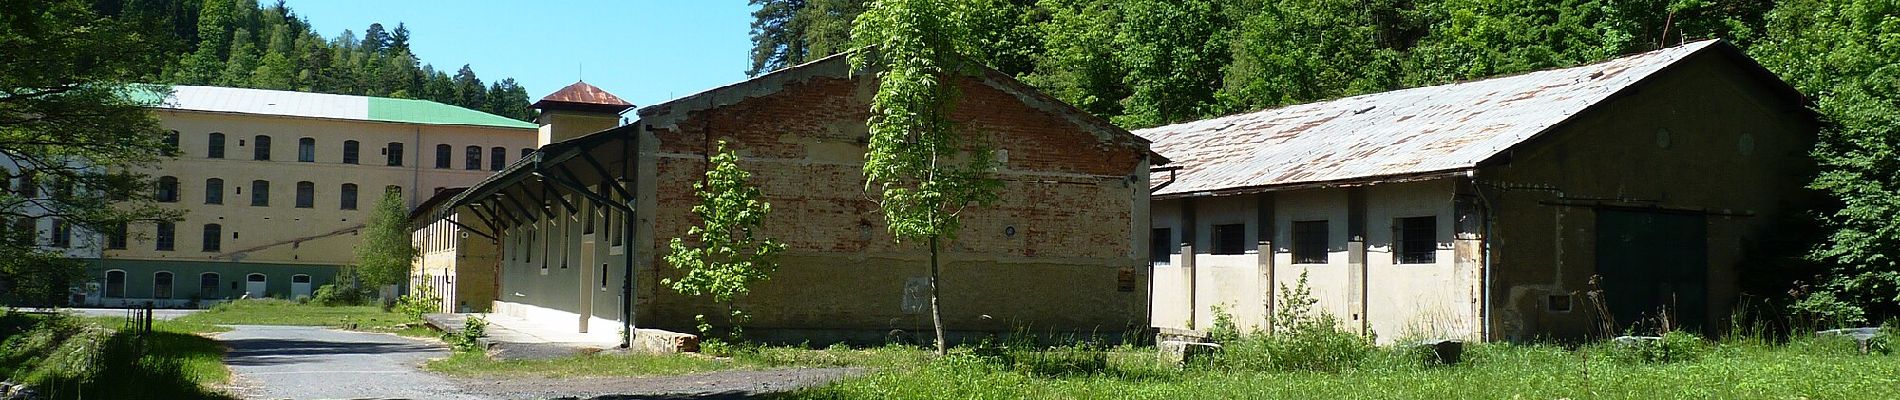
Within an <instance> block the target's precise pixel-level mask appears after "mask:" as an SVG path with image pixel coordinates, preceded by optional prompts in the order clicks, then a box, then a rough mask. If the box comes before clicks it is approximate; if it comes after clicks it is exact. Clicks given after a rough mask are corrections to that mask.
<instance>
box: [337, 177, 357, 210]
mask: <svg viewBox="0 0 1900 400" xmlns="http://www.w3.org/2000/svg"><path fill="white" fill-rule="evenodd" d="M341 192H343V198H342V203H341V204H339V205H338V206H337V208H341V209H345V210H355V209H356V184H354V183H345V184H343V190H341Z"/></svg>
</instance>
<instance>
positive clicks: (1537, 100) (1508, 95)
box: [1134, 41, 1719, 196]
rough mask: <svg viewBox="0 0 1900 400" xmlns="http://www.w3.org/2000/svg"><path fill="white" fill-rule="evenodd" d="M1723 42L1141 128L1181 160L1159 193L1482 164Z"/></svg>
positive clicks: (1166, 152)
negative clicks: (1561, 67) (1579, 64)
mask: <svg viewBox="0 0 1900 400" xmlns="http://www.w3.org/2000/svg"><path fill="white" fill-rule="evenodd" d="M1718 43H1719V42H1717V41H1702V42H1696V43H1690V44H1686V45H1682V46H1677V47H1671V48H1666V49H1661V50H1656V51H1651V52H1647V53H1642V54H1636V55H1632V56H1627V57H1623V58H1618V59H1614V60H1610V61H1607V62H1603V63H1598V64H1591V65H1585V66H1580V67H1573V68H1564V69H1556V70H1547V71H1538V72H1531V73H1526V74H1521V75H1514V76H1508V77H1502V78H1493V79H1486V80H1479V81H1471V82H1463V83H1455V84H1449V85H1441V86H1429V87H1420V88H1412V89H1404V90H1397V91H1391V92H1384V93H1374V94H1368V95H1361V96H1354V97H1347V98H1342V99H1338V100H1332V101H1326V102H1319V103H1310V104H1301V105H1294V106H1287V107H1281V108H1276V109H1270V110H1265V111H1259V112H1253V113H1247V114H1238V115H1230V116H1226V117H1220V118H1213V119H1206V120H1201V121H1194V122H1187V123H1181V124H1175V125H1168V126H1161V127H1155V128H1148V129H1141V130H1136V131H1134V133H1135V134H1136V135H1141V136H1142V137H1145V138H1148V140H1151V141H1153V142H1154V144H1153V146H1154V147H1153V148H1154V150H1155V151H1156V152H1158V153H1161V155H1163V156H1167V157H1168V158H1170V159H1173V160H1174V161H1175V164H1174V165H1176V166H1178V167H1180V168H1181V170H1180V171H1178V172H1176V173H1175V175H1174V176H1175V180H1174V181H1173V182H1168V180H1167V179H1166V178H1163V177H1161V176H1156V177H1155V179H1153V181H1154V182H1155V183H1156V184H1157V185H1163V184H1165V186H1161V187H1160V188H1159V189H1157V190H1155V192H1154V193H1153V194H1154V195H1155V196H1169V195H1188V194H1194V193H1200V192H1211V191H1223V190H1237V189H1245V188H1266V187H1273V186H1283V185H1298V184H1311V183H1321V182H1339V181H1352V180H1358V179H1369V178H1382V177H1397V176H1412V175H1419V174H1429V173H1434V172H1447V171H1457V170H1462V169H1467V168H1473V167H1476V166H1477V165H1478V163H1479V162H1482V161H1484V160H1485V159H1488V158H1490V157H1492V156H1494V155H1496V154H1498V153H1499V152H1501V151H1504V150H1505V149H1508V148H1510V147H1512V146H1515V145H1517V144H1518V143H1521V142H1523V141H1524V140H1527V139H1530V138H1531V137H1533V136H1536V135H1537V134H1539V133H1542V132H1544V131H1545V130H1548V129H1550V128H1551V127H1553V126H1556V125H1557V124H1559V123H1562V122H1563V121H1565V120H1568V119H1569V118H1570V117H1571V116H1572V115H1576V114H1577V113H1580V112H1582V111H1584V110H1585V109H1588V108H1589V107H1591V106H1593V105H1595V104H1597V103H1598V102H1602V101H1603V100H1605V99H1608V98H1609V97H1610V96H1611V95H1613V94H1615V93H1617V92H1618V91H1621V90H1622V89H1624V88H1626V87H1629V86H1631V85H1634V84H1636V83H1637V82H1640V81H1642V80H1643V79H1644V78H1646V77H1648V76H1650V75H1652V74H1655V73H1656V72H1657V71H1661V70H1662V69H1663V68H1665V67H1667V66H1669V65H1671V64H1674V63H1676V62H1678V61H1681V60H1683V59H1685V58H1688V57H1689V56H1690V55H1692V54H1696V53H1698V52H1700V51H1702V50H1704V49H1707V48H1710V47H1712V46H1714V45H1716V44H1718Z"/></svg>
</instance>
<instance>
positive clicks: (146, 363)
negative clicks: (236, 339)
mask: <svg viewBox="0 0 1900 400" xmlns="http://www.w3.org/2000/svg"><path fill="white" fill-rule="evenodd" d="M0 319H5V320H7V321H6V322H4V323H0V325H4V327H0V342H4V343H5V346H4V348H0V376H5V377H7V378H8V379H11V380H17V381H25V382H29V383H31V384H33V385H35V387H36V388H37V389H38V390H40V391H41V393H42V394H44V395H46V396H48V397H49V398H54V399H67V398H167V399H169V398H195V399H222V398H230V397H229V396H227V395H225V394H223V393H220V392H219V390H220V389H219V388H220V387H222V386H223V385H224V384H225V383H226V382H228V381H229V380H230V379H231V374H230V371H229V370H228V369H226V368H225V366H224V362H223V358H224V346H222V345H220V344H218V342H217V341H215V340H212V339H210V338H208V337H205V336H202V335H200V333H208V332H217V331H221V330H223V329H224V328H222V327H217V326H212V325H204V324H194V323H184V322H171V321H156V322H154V323H153V325H152V332H151V333H149V334H147V335H145V336H144V337H143V338H142V341H141V339H140V338H139V337H138V336H136V335H132V334H130V333H129V332H130V331H129V330H126V329H124V328H126V327H127V326H126V325H127V324H126V321H125V319H124V318H117V317H91V318H85V317H71V316H44V315H40V316H35V315H26V314H9V315H7V316H5V317H0ZM141 347H143V348H145V349H147V350H146V351H145V352H144V353H143V354H142V355H140V352H139V351H137V349H139V348H141ZM102 396H103V397H102Z"/></svg>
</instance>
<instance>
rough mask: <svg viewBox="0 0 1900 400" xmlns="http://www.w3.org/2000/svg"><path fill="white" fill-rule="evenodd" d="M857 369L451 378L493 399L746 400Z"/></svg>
mask: <svg viewBox="0 0 1900 400" xmlns="http://www.w3.org/2000/svg"><path fill="white" fill-rule="evenodd" d="M865 372H867V370H865V369H863V368H791V369H773V370H764V371H719V372H708V373H703V374H692V375H677V376H649V377H633V378H628V377H586V378H543V377H472V378H455V382H456V384H457V385H458V386H461V387H462V388H463V389H464V392H463V393H466V394H471V395H477V396H482V397H488V398H495V399H591V400H631V399H746V398H752V397H756V396H760V395H765V394H770V393H777V392H786V391H792V390H797V389H799V388H804V387H810V386H817V385H823V384H826V383H830V382H832V381H835V380H838V379H843V378H848V377H852V376H857V375H862V374H864V373H865Z"/></svg>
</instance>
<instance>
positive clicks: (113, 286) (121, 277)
mask: <svg viewBox="0 0 1900 400" xmlns="http://www.w3.org/2000/svg"><path fill="white" fill-rule="evenodd" d="M106 297H125V271H106Z"/></svg>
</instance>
